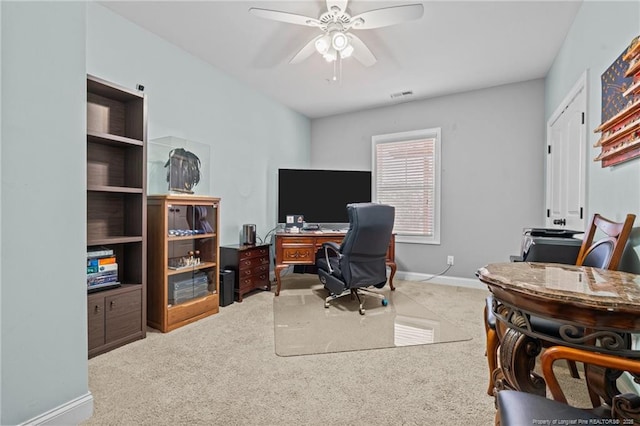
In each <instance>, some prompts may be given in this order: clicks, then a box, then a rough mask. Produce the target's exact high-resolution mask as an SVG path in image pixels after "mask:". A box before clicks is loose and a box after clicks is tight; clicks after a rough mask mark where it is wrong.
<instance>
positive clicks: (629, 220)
mask: <svg viewBox="0 0 640 426" xmlns="http://www.w3.org/2000/svg"><path fill="white" fill-rule="evenodd" d="M635 218H636V215H634V214H628V215H627V217H626V219H625V221H624V222H613V221H611V220H609V219H607V218H605V217H602V216H600V215H599V214H597V213H596V214H594V215H593V218H592V219H591V223H590V224H589V227H588V228H587V229H586V231H585V233H584V238H583V240H582V246H581V247H580V251H579V252H578V259H577V260H576V265H578V266H582V265H583V266H593V267H596V268H601V269H613V270H616V269H618V265H619V263H620V259H622V254H623V253H624V247H625V245H626V244H627V240H628V239H629V235H630V234H631V229H632V228H633V221H634V220H635ZM598 230H599V231H600V232H602V233H603V234H604V236H603V237H602V238H600V239H598V240H597V241H595V242H594V238H595V235H596V232H597V231H598Z"/></svg>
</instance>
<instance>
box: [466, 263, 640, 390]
mask: <svg viewBox="0 0 640 426" xmlns="http://www.w3.org/2000/svg"><path fill="white" fill-rule="evenodd" d="M477 275H478V278H479V279H480V281H482V282H483V283H485V284H486V285H487V286H488V288H489V290H490V291H491V293H493V296H494V301H493V307H492V311H493V313H494V314H495V315H496V319H497V322H496V332H497V334H498V338H499V339H500V359H499V366H498V368H497V369H496V370H495V371H494V373H493V377H494V380H495V388H496V390H498V391H500V390H502V389H516V390H521V391H525V392H530V393H536V394H539V395H543V396H544V395H545V386H546V385H545V382H544V380H543V378H542V377H540V376H538V375H537V374H535V373H533V368H534V366H535V359H536V357H537V355H538V354H539V353H540V351H541V343H540V341H541V340H542V341H545V342H551V344H553V345H557V346H569V347H574V348H580V349H586V350H590V351H593V350H594V348H595V345H598V347H597V352H601V353H609V354H615V355H619V356H624V357H628V358H634V359H638V360H639V362H640V350H636V349H632V348H631V345H630V341H629V340H630V336H629V333H633V332H640V275H635V274H629V273H625V272H618V271H608V270H602V269H597V268H591V267H581V266H572V265H561V264H553V263H530V262H514V263H494V264H489V265H487V266H485V267H483V268H480V269H479V270H478V272H477ZM532 315H533V316H536V317H541V318H545V319H551V320H553V321H555V322H557V323H560V324H561V326H560V328H559V331H560V333H559V335H550V334H544V332H542V331H539V330H533V329H532V327H531V324H530V321H529V320H530V318H531V316H532ZM583 328H584V332H580V330H582V329H583ZM593 374H598V376H597V378H596V377H592V376H589V377H591V380H590V384H593V383H598V385H597V386H596V387H595V388H594V387H593V386H592V390H593V391H594V392H596V393H597V394H598V395H600V396H603V397H604V396H607V397H611V396H612V393H613V392H615V390H616V389H617V388H616V387H615V379H616V378H617V376H616V377H612V376H611V375H610V374H609V375H607V374H606V371H598V369H593ZM596 379H597V380H596ZM592 400H593V399H592Z"/></svg>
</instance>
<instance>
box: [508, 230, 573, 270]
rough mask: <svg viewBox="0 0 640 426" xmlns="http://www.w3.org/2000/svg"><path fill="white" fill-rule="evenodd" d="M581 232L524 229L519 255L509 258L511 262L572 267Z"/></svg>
mask: <svg viewBox="0 0 640 426" xmlns="http://www.w3.org/2000/svg"><path fill="white" fill-rule="evenodd" d="M583 233H584V232H583V231H572V230H569V229H556V228H525V229H524V230H523V232H522V244H521V254H520V255H519V256H511V261H513V262H549V263H563V264H567V265H574V264H575V263H576V260H577V258H578V252H579V251H580V246H581V245H582V238H574V235H576V234H583Z"/></svg>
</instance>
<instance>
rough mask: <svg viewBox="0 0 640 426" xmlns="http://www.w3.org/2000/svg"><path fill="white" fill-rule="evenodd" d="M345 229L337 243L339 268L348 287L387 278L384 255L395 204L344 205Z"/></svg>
mask: <svg viewBox="0 0 640 426" xmlns="http://www.w3.org/2000/svg"><path fill="white" fill-rule="evenodd" d="M347 212H348V214H349V231H348V232H347V234H346V235H345V237H344V240H342V244H341V245H340V253H341V254H342V257H341V259H340V270H341V271H342V277H343V278H344V279H345V282H346V283H347V285H348V286H349V287H358V286H361V285H375V284H379V283H382V282H385V281H386V279H387V269H386V257H387V249H388V248H389V242H390V241H391V233H392V231H393V223H394V219H395V208H393V207H392V206H388V205H385V204H375V203H353V204H348V205H347Z"/></svg>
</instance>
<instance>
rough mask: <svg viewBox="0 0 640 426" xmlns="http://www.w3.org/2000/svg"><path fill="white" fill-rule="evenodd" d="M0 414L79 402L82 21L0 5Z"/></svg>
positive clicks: (82, 363) (33, 7)
mask: <svg viewBox="0 0 640 426" xmlns="http://www.w3.org/2000/svg"><path fill="white" fill-rule="evenodd" d="M0 8H1V10H2V25H1V31H2V49H0V50H1V56H2V130H1V133H2V148H1V149H2V154H1V156H0V159H1V168H0V170H1V173H2V183H1V204H2V207H3V209H2V222H1V226H0V235H1V237H2V239H1V241H0V243H1V244H0V245H1V248H0V250H1V253H2V270H1V275H0V280H1V284H2V299H1V301H0V312H1V319H0V328H1V329H0V335H1V337H2V347H1V352H0V360H1V361H0V371H1V373H2V376H1V385H0V392H1V393H0V395H1V397H2V399H1V410H2V411H1V413H0V424H3V425H7V424H16V423H20V422H23V421H26V420H28V419H30V418H32V417H35V416H38V415H40V414H42V413H44V412H46V411H48V410H50V409H53V408H55V407H58V406H60V405H63V404H66V403H68V402H69V401H71V400H74V399H76V398H79V397H82V396H85V395H87V392H88V384H87V306H86V300H87V297H86V284H85V279H86V277H85V276H84V267H85V260H84V257H85V256H86V241H85V232H84V229H85V227H86V212H85V210H86V209H85V205H86V188H85V186H86V185H85V161H86V160H85V159H86V150H85V145H86V131H85V124H84V119H83V117H85V108H86V103H85V102H86V101H85V99H86V94H85V80H86V74H85V24H86V20H85V16H86V5H85V4H84V3H79V2H69V3H54V2H43V3H35V2H1V3H0Z"/></svg>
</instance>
